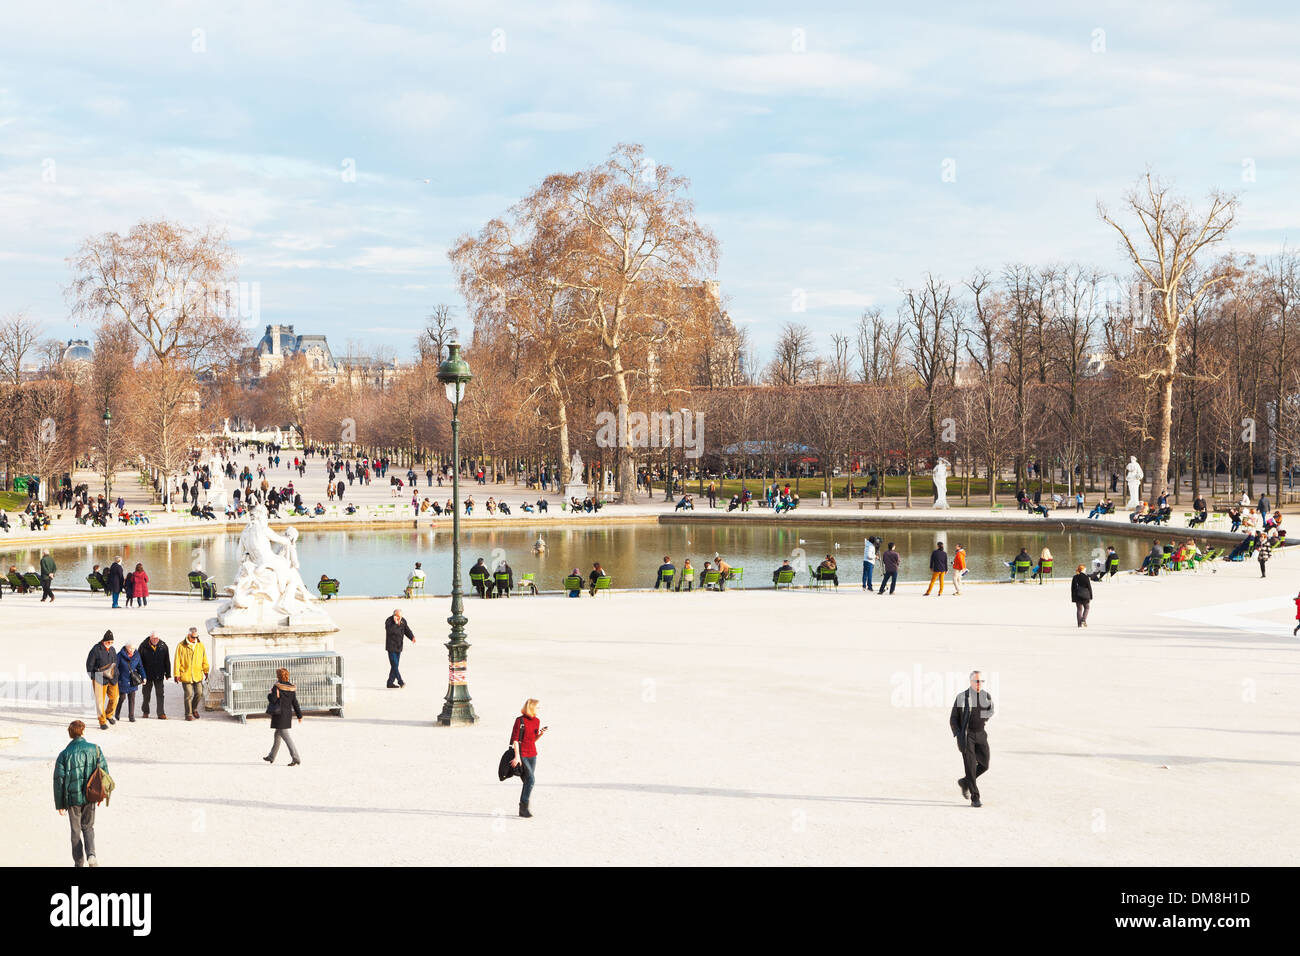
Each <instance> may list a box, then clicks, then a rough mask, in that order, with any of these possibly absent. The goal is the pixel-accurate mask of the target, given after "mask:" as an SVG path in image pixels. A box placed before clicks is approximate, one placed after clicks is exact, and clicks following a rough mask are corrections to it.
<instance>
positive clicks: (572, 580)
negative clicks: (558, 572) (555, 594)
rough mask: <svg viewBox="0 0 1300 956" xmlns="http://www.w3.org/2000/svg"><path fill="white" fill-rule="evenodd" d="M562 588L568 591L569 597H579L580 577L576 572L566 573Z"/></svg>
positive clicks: (580, 591) (580, 589)
mask: <svg viewBox="0 0 1300 956" xmlns="http://www.w3.org/2000/svg"><path fill="white" fill-rule="evenodd" d="M564 590H566V591H568V592H569V597H575V598H576V597H580V596H581V595H582V578H580V577H578V576H577V575H576V574H569V575H566V576H565V578H564Z"/></svg>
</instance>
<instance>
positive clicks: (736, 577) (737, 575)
mask: <svg viewBox="0 0 1300 956" xmlns="http://www.w3.org/2000/svg"><path fill="white" fill-rule="evenodd" d="M727 580H728V581H735V582H736V585H737V586H738V587H742V588H743V587H744V586H745V569H744V568H732V569H731V570H730V571H728V572H727Z"/></svg>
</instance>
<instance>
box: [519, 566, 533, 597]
mask: <svg viewBox="0 0 1300 956" xmlns="http://www.w3.org/2000/svg"><path fill="white" fill-rule="evenodd" d="M519 590H520V591H527V592H528V593H529V594H536V593H537V572H536V571H529V572H528V573H527V574H525V575H523V576H522V577H520V579H519Z"/></svg>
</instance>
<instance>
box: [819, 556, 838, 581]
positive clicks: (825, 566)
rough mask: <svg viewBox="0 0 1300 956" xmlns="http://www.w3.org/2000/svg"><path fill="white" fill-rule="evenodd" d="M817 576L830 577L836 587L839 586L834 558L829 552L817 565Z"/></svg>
mask: <svg viewBox="0 0 1300 956" xmlns="http://www.w3.org/2000/svg"><path fill="white" fill-rule="evenodd" d="M817 576H818V577H820V578H830V580H831V581H833V582H834V584H835V586H836V587H839V586H840V575H839V571H838V569H837V568H836V565H835V559H834V558H833V557H831V556H830V555H829V554H828V555H826V560H825V561H823V562H822V563H821V564H819V565H817Z"/></svg>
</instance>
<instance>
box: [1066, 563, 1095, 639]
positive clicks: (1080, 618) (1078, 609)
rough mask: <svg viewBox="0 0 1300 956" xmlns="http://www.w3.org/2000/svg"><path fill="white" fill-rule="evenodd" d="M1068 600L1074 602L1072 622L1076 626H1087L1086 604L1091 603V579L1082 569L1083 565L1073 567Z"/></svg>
mask: <svg viewBox="0 0 1300 956" xmlns="http://www.w3.org/2000/svg"><path fill="white" fill-rule="evenodd" d="M1070 600H1071V601H1073V602H1074V622H1075V626H1076V627H1087V626H1088V605H1089V604H1091V603H1092V581H1091V579H1089V577H1088V575H1087V574H1086V573H1085V572H1084V570H1083V565H1082V564H1081V565H1079V566H1078V567H1077V568H1076V569H1075V574H1074V577H1073V578H1071V579H1070Z"/></svg>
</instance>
